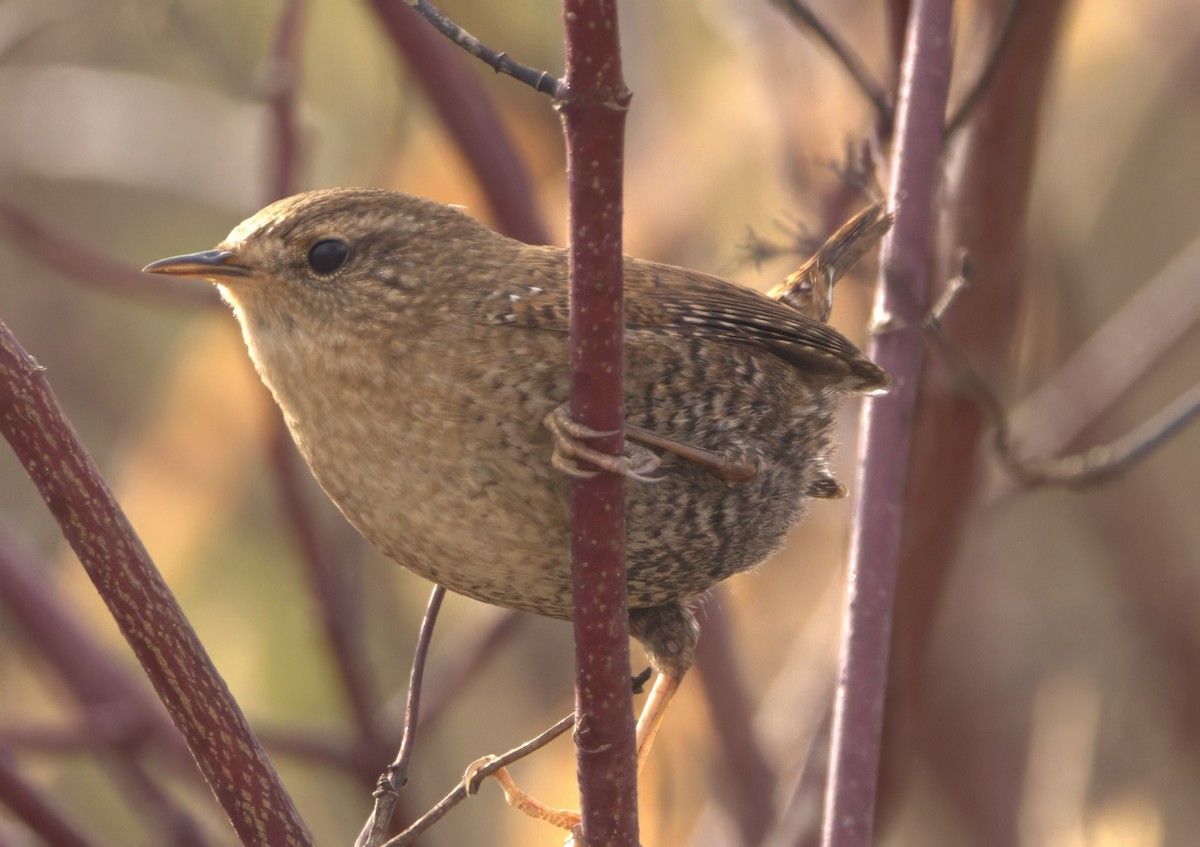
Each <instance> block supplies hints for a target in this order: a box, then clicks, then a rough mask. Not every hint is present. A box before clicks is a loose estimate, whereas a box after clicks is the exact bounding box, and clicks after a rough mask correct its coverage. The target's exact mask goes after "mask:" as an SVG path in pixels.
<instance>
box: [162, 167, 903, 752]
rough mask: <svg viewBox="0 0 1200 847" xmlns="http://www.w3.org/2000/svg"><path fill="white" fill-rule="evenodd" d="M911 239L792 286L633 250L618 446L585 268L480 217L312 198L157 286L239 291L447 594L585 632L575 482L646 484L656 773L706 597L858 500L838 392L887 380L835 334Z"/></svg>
mask: <svg viewBox="0 0 1200 847" xmlns="http://www.w3.org/2000/svg"><path fill="white" fill-rule="evenodd" d="M890 223H891V216H890V215H889V214H887V213H886V212H885V211H884V210H883V208H882V206H881V205H879V204H876V205H874V206H872V207H870V208H868V209H866V210H864V211H863V212H862V213H860V214H859V215H857V216H856V217H855V218H854V219H853V220H852V221H851V222H850V223H848V224H847V225H846V226H844V227H843V228H842V229H841V230H839V231H838V232H837V233H835V235H834V236H833V237H832V238H830V240H829V241H828V242H827V243H826V245H825V246H824V247H823V248H821V250H819V251H818V252H817V254H816V255H815V256H814V257H813V258H812V259H811V260H810V261H809V262H808V263H806V264H805V265H804V266H803V267H801V268H800V269H799V270H798V271H797V272H796V273H795V274H792V275H791V276H790V277H789V278H788V279H787V280H785V281H784V283H783V284H782V285H781V286H779V287H778V288H777V289H776V290H775V291H773V292H772V296H768V295H765V294H762V293H759V292H757V291H755V290H753V289H750V288H747V287H744V286H740V285H737V284H734V283H732V282H728V281H726V280H723V279H720V278H718V277H715V276H710V275H707V274H704V273H701V272H698V271H694V270H689V269H685V268H679V267H674V266H671V265H666V264H660V263H655V262H650V261H645V260H641V259H637V258H631V257H625V259H624V264H623V276H624V286H625V289H624V290H625V351H624V352H625V377H624V379H625V383H624V385H625V390H624V414H625V420H626V429H625V434H626V442H625V451H624V453H623V454H622V455H620V456H616V455H610V454H606V453H600V452H599V451H597V450H595V449H594V448H592V447H590V446H588V444H587V439H588V438H589V437H590V436H592V435H595V434H596V433H594V432H591V431H590V430H588V429H587V428H586V427H582V426H581V425H579V424H578V423H577V422H575V421H573V420H572V419H571V417H570V413H569V410H568V406H567V402H568V393H569V380H568V360H569V353H568V338H567V330H568V317H569V309H570V303H569V296H568V291H569V285H568V262H567V252H566V251H565V250H563V249H561V248H558V247H548V246H536V245H529V244H525V243H522V242H519V241H516V240H513V239H510V238H507V237H505V236H503V235H500V234H498V233H496V232H493V231H492V230H490V229H488V228H487V227H486V226H484V225H483V224H482V223H480V222H478V221H477V220H475V219H474V218H472V217H471V216H469V215H468V214H466V213H465V212H464V211H462V210H461V209H460V208H457V207H453V206H449V205H445V204H442V203H438V202H435V201H432V200H427V199H424V198H420V197H416V196H413V195H411V194H406V193H403V192H399V191H392V190H388V189H379V188H341V189H324V190H317V191H310V192H306V193H302V194H298V195H296V196H293V197H289V198H286V199H283V200H280V201H278V202H275V203H273V204H271V205H269V206H267V207H266V208H264V209H263V210H261V211H260V212H258V213H257V214H255V215H253V216H251V217H250V218H248V219H246V220H245V221H243V222H242V223H241V224H239V225H238V226H236V227H235V228H234V229H233V231H232V232H231V233H230V234H229V236H228V237H227V238H226V239H224V240H223V241H221V242H220V243H219V244H217V245H216V247H215V248H213V249H211V250H206V251H203V252H199V253H191V254H187V255H183V256H173V257H171V258H167V259H162V260H159V261H156V262H153V263H151V264H150V265H148V266H146V268H145V270H146V271H147V272H150V273H156V274H166V275H170V276H179V277H199V278H207V279H210V280H212V281H213V282H215V283H216V284H217V286H218V287H219V289H220V292H221V294H222V296H223V298H224V299H225V300H226V301H227V302H228V304H229V305H230V306H231V307H232V310H233V313H234V315H235V316H236V318H237V320H238V322H239V323H240V325H241V329H242V335H243V338H244V340H245V343H246V346H247V348H248V350H249V353H250V357H251V359H252V360H253V362H254V365H255V367H256V369H257V371H258V374H259V375H260V377H261V378H262V381H263V382H264V383H265V384H266V386H267V387H268V388H269V389H270V391H271V393H272V395H273V396H274V399H275V400H276V402H277V403H278V405H279V407H280V409H281V410H282V412H283V415H284V418H285V420H286V422H287V426H288V429H289V430H290V432H291V434H292V436H293V438H294V440H295V442H296V445H297V446H298V448H299V450H300V453H301V454H302V455H303V456H304V458H305V460H306V461H307V463H308V465H309V467H310V468H311V470H312V473H313V475H314V476H315V478H316V480H317V481H318V483H319V484H320V485H321V487H322V488H323V489H324V491H325V492H326V493H327V494H328V496H329V497H330V499H331V500H332V501H333V502H334V503H335V504H336V505H337V507H338V508H339V509H340V510H341V512H342V514H344V515H345V517H346V518H347V519H348V520H349V522H350V523H351V524H353V525H354V526H355V527H356V528H357V529H358V531H359V532H360V533H361V534H362V535H363V536H365V537H366V539H367V540H368V541H369V542H370V543H371V544H373V545H374V546H375V547H376V548H378V549H379V550H380V551H381V552H382V553H383V554H384V555H385V556H387V557H389V558H391V559H393V560H395V561H396V562H397V563H399V564H400V565H402V566H404V567H405V568H407V569H409V570H410V571H412V572H413V573H415V574H417V575H419V576H421V577H424V578H425V579H427V580H430V581H432V582H434V583H437V584H439V585H442V586H444V587H445V588H447V589H448V590H450V591H453V592H456V593H458V594H462V595H465V596H467V597H471V598H474V599H475V600H479V601H482V602H484V603H489V604H493V605H496V606H501V607H505V608H508V609H515V610H519V611H523V612H530V613H534V614H538V615H543V616H548V617H551V618H560V619H570V618H571V617H572V612H573V609H572V577H571V567H570V561H569V532H570V522H569V515H568V497H567V495H568V486H569V484H570V479H571V477H573V476H586V475H589V474H592V473H596V472H612V473H618V474H621V475H622V476H624V477H625V478H626V479H627V483H626V531H627V539H626V557H627V561H628V585H627V588H628V606H629V627H630V633H631V635H632V636H633V637H634V638H635V639H637V640H638V641H639V642H640V643H641V644H642V645H643V647H644V648H645V652H646V655H647V658H648V659H649V661H650V663H651V665H652V667H653V668H654V670H655V671H656V672H657V674H658V677H657V680H656V682H655V684H654V687H653V689H652V691H651V694H650V696H649V698H648V700H647V704H646V706H645V708H644V710H643V713H642V717H641V719H640V720H639V721H638V730H637V745H638V762H639V768H640V766H641V764H642V763H644V761H645V754H646V752H648V750H649V746H650V742H651V741H652V739H653V737H654V734H655V732H656V731H657V729H658V726H659V723H660V722H661V720H662V715H663V714H665V711H666V704H667V702H669V700H670V699H671V696H672V695H673V694H674V692H675V691H676V690H677V689H678V686H679V682H680V681H681V680H682V678H683V676H684V674H685V673H686V672H687V670H688V668H689V667H690V666H691V664H692V662H693V660H694V657H695V649H696V644H697V640H698V637H699V627H698V624H697V620H696V616H695V614H694V612H693V604H694V602H695V600H696V598H698V597H700V596H702V595H703V594H704V593H705V592H706V591H708V590H709V589H710V588H712V586H714V585H715V584H717V583H718V582H720V581H722V580H724V579H726V578H727V577H729V576H731V575H733V574H735V573H738V572H740V571H745V570H748V569H751V568H754V567H756V566H757V565H759V564H760V563H762V562H763V561H764V560H766V559H767V558H768V557H769V556H770V555H771V554H772V553H773V552H774V551H775V550H777V549H778V548H779V547H780V545H781V544H782V542H783V539H784V535H785V533H786V532H787V531H788V530H789V529H790V528H791V527H792V526H793V525H794V524H796V523H797V522H798V521H799V520H800V519H801V517H802V516H803V514H804V512H805V510H806V506H807V503H808V501H809V500H811V499H822V498H833V497H839V496H843V495H844V494H845V488H844V486H842V485H841V484H840V483H839V482H838V481H837V480H836V478H835V477H834V475H833V473H832V470H831V467H830V457H831V452H832V443H833V434H834V433H833V430H834V413H835V411H836V408H837V405H838V402H839V400H840V399H841V398H842V397H844V396H846V395H851V394H874V393H879V392H882V391H885V390H886V389H887V387H888V385H889V382H890V379H889V376H888V374H887V373H886V372H885V371H884V370H883V369H882V368H880V367H879V366H878V365H876V364H875V363H874V362H872V361H871V360H870V359H869V358H868V357H867V356H865V355H864V354H863V353H862V352H861V351H860V350H859V349H858V348H857V347H855V346H854V344H852V343H851V342H850V341H849V340H847V339H846V338H845V337H844V336H843V335H841V334H840V333H839V332H837V331H836V330H835V329H833V328H832V327H830V326H829V325H828V324H827V323H826V319H827V317H828V313H829V303H830V292H831V290H832V287H833V283H834V282H835V281H836V279H837V278H838V277H839V276H840V275H842V274H843V273H844V272H845V271H846V270H847V269H848V268H849V267H850V266H851V265H852V264H853V263H854V262H855V261H856V260H857V259H858V258H859V256H860V255H862V253H864V252H865V251H866V250H868V249H870V248H871V247H872V246H873V245H874V244H875V243H877V242H878V241H879V239H880V238H881V237H882V235H883V233H884V232H886V230H887V228H888V226H890Z"/></svg>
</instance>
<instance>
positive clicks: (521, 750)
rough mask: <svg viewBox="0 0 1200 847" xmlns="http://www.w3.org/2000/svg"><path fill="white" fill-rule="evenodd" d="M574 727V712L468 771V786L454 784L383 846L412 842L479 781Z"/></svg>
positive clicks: (398, 846) (469, 792)
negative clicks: (500, 754)
mask: <svg viewBox="0 0 1200 847" xmlns="http://www.w3.org/2000/svg"><path fill="white" fill-rule="evenodd" d="M573 726H575V713H574V712H572V713H571V714H569V715H567V716H566V717H565V718H563V719H562V720H560V721H559V722H558V723H556V724H554V726H552V727H550V728H549V729H547V730H546V731H545V732H543V733H542V734H541V735H539V736H537V737H536V738H533V739H531V740H529V741H526V742H525V743H524V744H521V745H520V746H517V747H514V748H513V749H511V750H509V751H508V752H507V753H505V754H504V755H502V756H497V757H496V758H495V759H492V760H491V761H490V762H488V763H487V764H486V765H484V766H482V767H480V768H478V769H476V770H473V771H471V772H470V773H471V779H470V785H468V784H467V781H466V780H464V781H463V782H460V783H459V784H458V785H456V786H455V787H454V790H453V791H451V792H450V793H449V794H447V795H446V796H445V797H443V798H442V799H441V800H439V801H438V803H437V805H435V806H434V807H433V808H432V809H430V810H429V811H428V812H426V813H425V814H424V815H422V816H421V817H420V818H419V819H417V821H416V822H414V823H413V825H412V826H410V827H409V828H408V829H406V830H404V832H402V833H400V834H399V835H397V836H396V837H395V838H393V839H392V840H390V841H387V842H385V843H384V845H383V847H405V845H408V844H412V843H413V840H414V839H415V838H416V837H417V836H418V835H420V834H421V833H423V832H425V830H427V829H429V828H430V827H431V826H433V825H434V824H435V823H437V822H438V821H439V820H441V819H442V818H444V817H445V816H446V813H447V812H449V811H450V810H451V809H453V808H454V807H455V806H457V805H458V804H459V803H461V802H462V801H463V800H466V799H467V797H469V796H470V795H471V794H474V793H475V790H476V789H477V788H478V786H479V783H481V782H482V781H483V780H485V779H487V778H488V777H489V776H492V775H494V774H495V773H496V772H497V771H500V770H502V769H503V768H506V767H507V766H508V765H511V764H512V763H513V762H515V761H518V760H519V759H523V758H524V757H526V756H528V755H529V754H530V753H533V752H535V751H537V750H540V749H541V748H542V747H545V746H546V745H547V744H549V743H550V742H551V741H553V740H554V739H555V738H558V736H560V735H562V734H563V733H564V732H566V731H567V730H568V729H570V728H571V727H573Z"/></svg>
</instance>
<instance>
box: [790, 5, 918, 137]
mask: <svg viewBox="0 0 1200 847" xmlns="http://www.w3.org/2000/svg"><path fill="white" fill-rule="evenodd" d="M771 2H773V3H774V4H775V5H776V6H778V7H779V8H780V9H781V10H783V11H784V12H785V13H786V14H787V15H788V17H790V18H791V19H792V22H793V23H795V24H796V25H797V26H798V27H799V28H801V29H803V30H807V31H808V32H810V33H812V34H813V35H814V36H816V38H817V40H818V41H820V42H821V43H822V44H824V45H825V46H826V47H827V48H829V50H830V52H831V53H833V55H834V58H835V59H837V61H838V63H839V64H840V65H841V66H842V68H843V69H845V71H846V73H848V74H849V75H850V79H852V80H853V81H854V84H855V85H857V86H858V90H859V91H861V92H862V94H863V96H864V97H866V98H867V100H868V101H870V103H871V106H872V107H873V108H874V109H875V116H876V120H877V121H878V122H879V125H880V127H882V128H883V130H884V131H883V132H882V135H883V136H884V137H887V135H888V134H889V133H890V128H891V125H892V119H893V117H894V115H893V113H892V104H891V102H890V100H889V99H888V96H887V92H886V91H884V89H883V87H882V86H881V85H879V83H877V82H876V81H875V80H874V78H872V76H871V72H870V71H868V70H867V67H866V65H865V64H863V60H862V59H860V58H859V57H858V54H857V53H855V52H854V51H853V50H852V49H851V48H850V46H849V45H848V44H846V43H845V42H844V41H842V39H841V38H839V37H838V35H837V33H836V32H834V31H833V30H832V29H831V28H830V27H829V26H828V25H827V24H826V23H825V22H824V21H823V20H821V18H820V17H818V15H817V13H816V12H814V11H813V10H812V8H811V7H810V6H809V5H808V3H806V2H804V0H771Z"/></svg>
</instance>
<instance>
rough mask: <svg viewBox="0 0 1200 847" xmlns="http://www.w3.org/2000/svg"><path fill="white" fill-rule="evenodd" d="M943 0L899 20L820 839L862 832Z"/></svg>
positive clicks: (868, 827)
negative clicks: (878, 382)
mask: <svg viewBox="0 0 1200 847" xmlns="http://www.w3.org/2000/svg"><path fill="white" fill-rule="evenodd" d="M952 14H953V3H952V2H951V0H917V2H916V3H915V4H914V6H913V9H912V13H911V16H910V18H909V26H908V40H907V43H906V46H905V54H904V70H903V73H902V74H901V78H902V79H903V80H904V88H903V89H902V90H901V92H900V104H899V111H898V113H897V127H896V163H895V166H894V168H893V171H892V173H893V176H892V184H891V186H890V187H889V191H888V207H889V208H890V209H893V210H894V211H895V215H896V219H895V227H894V229H893V230H892V233H891V235H890V236H889V237H888V238H887V239H885V240H884V244H883V256H882V258H881V266H882V274H881V277H882V278H881V280H880V287H879V291H878V294H877V295H876V301H875V321H874V322H875V325H876V328H877V330H878V331H879V334H878V335H876V336H875V337H874V338H873V340H872V344H871V353H872V358H873V359H874V360H875V362H877V363H878V364H879V365H880V366H881V367H883V368H884V369H885V370H887V371H888V372H889V373H891V374H892V377H893V379H894V387H893V389H892V392H891V393H890V394H889V395H887V396H884V397H878V398H876V397H873V398H870V399H869V400H868V401H867V403H866V405H865V407H864V412H863V441H862V445H861V447H860V461H861V464H860V468H861V470H860V477H859V488H858V492H857V495H858V496H857V502H856V504H855V506H856V510H855V520H854V526H853V529H852V538H851V561H850V585H849V589H848V592H847V608H846V619H845V624H844V629H843V633H842V648H841V650H842V652H841V669H840V674H839V679H840V680H841V682H840V684H839V686H838V693H837V699H836V701H835V705H834V721H833V738H832V744H831V752H830V765H831V770H830V780H829V785H828V791H827V793H826V796H825V818H824V832H823V843H824V845H825V847H866V845H869V844H871V843H872V835H871V833H872V827H873V825H874V820H875V796H876V786H877V782H878V772H879V761H880V755H881V754H880V746H881V738H882V730H883V709H884V691H885V689H886V685H887V679H888V661H889V657H890V652H889V648H890V637H891V628H892V617H893V614H894V606H895V594H896V572H897V568H898V564H899V559H900V542H901V538H902V531H903V526H904V517H905V509H904V504H905V493H906V485H907V482H908V473H909V461H908V457H909V455H910V452H911V443H912V436H913V414H914V410H915V408H916V400H917V385H918V383H919V379H920V374H921V369H922V344H921V333H920V328H919V326H920V322H921V319H922V318H923V317H924V312H925V309H926V307H925V306H924V305H923V304H924V303H925V301H926V296H927V295H926V291H927V290H928V278H929V256H930V243H931V241H932V232H933V198H934V195H935V189H936V187H937V185H938V184H939V181H940V176H941V174H940V169H939V163H940V161H941V159H940V156H939V152H938V151H939V149H940V142H941V138H942V131H943V121H944V119H945V114H946V98H947V95H948V93H949V88H950V44H949V42H950V20H951V17H952Z"/></svg>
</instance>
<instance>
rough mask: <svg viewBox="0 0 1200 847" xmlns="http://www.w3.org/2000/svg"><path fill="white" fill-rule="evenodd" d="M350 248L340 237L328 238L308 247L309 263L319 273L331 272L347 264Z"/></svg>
mask: <svg viewBox="0 0 1200 847" xmlns="http://www.w3.org/2000/svg"><path fill="white" fill-rule="evenodd" d="M348 258H350V248H349V247H348V246H347V245H346V242H345V241H342V240H341V239H340V238H326V239H323V240H321V241H318V242H317V243H316V244H314V245H313V246H312V247H309V248H308V265H309V267H311V268H312V269H313V270H314V271H316V272H317V273H319V274H331V273H333V272H334V271H336V270H337V269H338V268H340V267H341V266H342V265H344V264H346V259H348Z"/></svg>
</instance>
